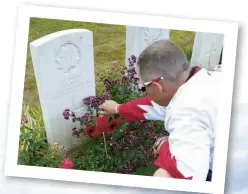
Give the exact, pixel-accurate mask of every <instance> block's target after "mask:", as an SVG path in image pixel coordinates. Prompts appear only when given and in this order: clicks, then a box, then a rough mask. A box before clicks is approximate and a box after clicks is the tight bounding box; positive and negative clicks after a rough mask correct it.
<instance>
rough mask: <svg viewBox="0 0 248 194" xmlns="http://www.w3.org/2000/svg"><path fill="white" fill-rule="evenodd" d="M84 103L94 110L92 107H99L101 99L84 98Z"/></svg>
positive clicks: (93, 97)
mask: <svg viewBox="0 0 248 194" xmlns="http://www.w3.org/2000/svg"><path fill="white" fill-rule="evenodd" d="M83 102H84V104H85V105H87V106H88V107H91V108H92V107H96V106H98V104H99V102H100V99H99V97H95V96H89V97H87V98H84V99H83Z"/></svg>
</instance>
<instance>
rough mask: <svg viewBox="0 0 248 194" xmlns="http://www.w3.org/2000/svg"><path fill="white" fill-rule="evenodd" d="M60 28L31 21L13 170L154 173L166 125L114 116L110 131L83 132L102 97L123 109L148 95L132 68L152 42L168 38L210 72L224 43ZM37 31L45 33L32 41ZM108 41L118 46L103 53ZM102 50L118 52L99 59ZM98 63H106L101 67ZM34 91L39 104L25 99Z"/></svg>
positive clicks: (176, 34) (128, 30)
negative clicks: (28, 167) (38, 168)
mask: <svg viewBox="0 0 248 194" xmlns="http://www.w3.org/2000/svg"><path fill="white" fill-rule="evenodd" d="M57 22H58V23H60V22H61V21H57ZM51 23H52V24H53V29H52V30H51V31H50V32H48V31H46V29H50V28H51V27H50V26H49V27H47V28H46V27H45V26H43V25H45V24H46V25H51ZM64 23H66V22H64ZM64 23H63V27H61V28H58V27H57V26H58V25H56V21H50V24H49V21H45V20H43V19H32V20H31V25H30V37H31V36H32V38H29V43H30V44H29V46H30V47H29V50H28V59H27V61H28V63H29V64H28V65H27V72H26V80H25V89H26V91H24V102H23V111H22V120H21V127H20V132H21V133H20V145H19V156H18V164H21V165H31V166H42V167H53V168H67V169H78V170H90V171H101V172H116V173H126V174H140V175H152V173H153V172H154V171H155V167H154V166H153V165H152V162H153V161H154V159H155V155H154V154H153V150H152V145H153V144H154V142H155V140H156V139H157V138H158V137H160V136H163V135H167V132H166V130H165V129H164V126H163V122H160V121H146V122H143V121H142V122H141V121H140V122H134V123H127V122H125V121H124V120H122V118H120V117H118V116H116V115H115V116H114V117H111V118H108V121H107V124H108V125H107V126H106V127H108V129H109V132H108V133H103V134H100V135H99V136H92V135H89V133H87V131H89V130H91V129H93V128H94V126H95V118H96V116H97V111H98V106H99V105H100V104H101V103H103V102H104V101H105V100H107V99H111V100H114V101H116V102H118V103H125V102H127V101H129V100H131V99H135V98H138V97H141V96H144V95H145V93H143V92H142V91H139V90H138V87H137V85H138V80H137V79H136V78H135V69H134V66H135V64H136V63H137V56H138V55H139V53H140V52H141V51H142V50H143V49H144V48H145V47H146V46H148V45H149V44H151V43H152V42H154V41H156V40H159V39H170V38H171V37H173V40H174V41H175V42H176V43H178V45H179V46H180V47H181V48H182V49H183V50H184V51H185V53H186V56H187V57H188V59H189V60H190V61H191V63H192V65H197V64H198V63H199V61H200V63H201V64H202V66H203V67H206V68H210V69H213V67H214V66H215V65H218V64H219V61H220V55H221V52H222V40H223V37H222V36H221V35H213V34H204V33H193V36H192V33H190V35H188V34H189V32H183V31H172V30H165V29H149V28H141V27H125V26H123V27H122V28H120V26H114V25H103V24H94V25H93V24H90V23H89V24H85V23H84V24H80V23H73V22H67V23H68V27H67V26H66V25H65V24H64ZM60 24H61V23H60ZM38 26H39V27H38ZM40 26H43V28H42V29H41V28H40ZM61 26H62V25H61ZM70 28H73V30H68V29H70ZM106 28H108V31H106ZM111 29H112V32H113V34H111V33H110V31H111ZM39 31H41V32H43V31H46V33H45V34H44V33H41V34H40V35H39V36H38V35H37V36H34V34H35V33H37V32H39ZM123 32H124V33H123ZM115 34H116V35H115ZM107 36H108V37H110V38H109V39H108V42H111V40H112V39H115V40H117V41H115V42H114V45H111V46H110V45H109V44H107V45H106V47H107V48H102V46H103V45H102V44H101V41H103V40H102V39H101V38H104V40H105V39H106V37H107ZM111 37H112V39H111ZM180 41H181V42H180ZM123 43H124V44H125V48H123ZM189 45H192V47H191V49H189ZM101 49H103V50H104V49H105V50H106V49H109V50H111V49H112V50H115V52H117V53H122V54H121V55H119V56H117V54H116V57H114V56H113V55H111V54H108V55H102V54H101V53H98V52H99V50H101ZM96 52H97V54H96ZM110 52H111V51H110ZM123 53H124V54H123ZM123 56H124V57H123ZM122 57H123V58H122ZM124 58H125V59H124ZM99 60H101V61H102V60H105V61H106V62H102V63H101V65H98V61H99ZM30 64H31V65H30ZM30 69H32V71H30V72H29V71H28V70H30ZM27 77H28V78H29V79H27ZM30 77H32V79H30ZM30 80H32V81H30ZM27 88H28V89H27ZM30 88H33V91H32V90H31V89H30ZM34 91H35V92H36V93H37V94H36V95H37V96H38V102H37V103H36V104H35V103H33V101H32V100H28V96H32V95H30V94H32V92H34ZM25 92H26V93H25ZM31 102H32V103H31ZM92 127H93V128H92Z"/></svg>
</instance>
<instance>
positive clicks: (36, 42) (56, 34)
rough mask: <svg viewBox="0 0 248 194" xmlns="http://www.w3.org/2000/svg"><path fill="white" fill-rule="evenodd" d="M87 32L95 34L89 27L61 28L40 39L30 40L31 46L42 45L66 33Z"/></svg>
mask: <svg viewBox="0 0 248 194" xmlns="http://www.w3.org/2000/svg"><path fill="white" fill-rule="evenodd" d="M85 32H87V33H91V34H93V33H92V31H90V30H87V29H69V30H61V31H57V32H53V33H50V34H48V35H46V36H43V37H41V38H38V39H36V40H34V41H32V42H30V46H32V47H37V46H40V45H42V44H44V43H46V42H48V41H50V40H51V39H53V38H58V37H62V36H65V35H68V34H73V33H85Z"/></svg>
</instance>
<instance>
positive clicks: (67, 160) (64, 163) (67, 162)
mask: <svg viewBox="0 0 248 194" xmlns="http://www.w3.org/2000/svg"><path fill="white" fill-rule="evenodd" d="M72 167H73V162H72V161H71V159H70V158H65V159H64V160H63V161H62V163H61V165H60V167H59V168H65V169H72Z"/></svg>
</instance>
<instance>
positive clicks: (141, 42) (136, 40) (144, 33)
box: [125, 26, 170, 65]
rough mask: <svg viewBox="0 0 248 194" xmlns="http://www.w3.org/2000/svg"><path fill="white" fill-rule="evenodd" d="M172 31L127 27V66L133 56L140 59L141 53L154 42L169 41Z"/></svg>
mask: <svg viewBox="0 0 248 194" xmlns="http://www.w3.org/2000/svg"><path fill="white" fill-rule="evenodd" d="M169 38H170V30H167V29H159V28H147V27H134V26H127V27H126V61H125V63H126V65H128V64H129V62H128V58H130V57H131V55H134V56H136V57H137V58H138V57H139V55H140V53H141V52H142V51H143V50H144V49H145V48H146V47H147V46H149V45H151V44H152V43H153V42H156V41H158V40H168V39H169Z"/></svg>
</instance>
